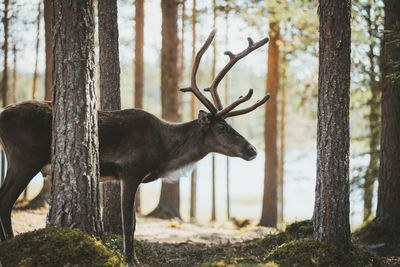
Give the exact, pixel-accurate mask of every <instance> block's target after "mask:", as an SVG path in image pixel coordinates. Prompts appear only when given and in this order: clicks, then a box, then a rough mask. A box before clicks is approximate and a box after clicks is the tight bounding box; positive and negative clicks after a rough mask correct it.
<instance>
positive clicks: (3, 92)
mask: <svg viewBox="0 0 400 267" xmlns="http://www.w3.org/2000/svg"><path fill="white" fill-rule="evenodd" d="M8 9H9V0H4V11H3V14H4V15H3V27H4V43H3V53H4V69H3V79H2V81H1V98H2V101H3V107H5V106H7V105H8V99H7V94H8V22H9V17H8ZM4 175H5V155H4V151H3V149H2V150H1V175H0V182H1V183H3V181H4V177H5V176H4Z"/></svg>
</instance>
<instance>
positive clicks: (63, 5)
mask: <svg viewBox="0 0 400 267" xmlns="http://www.w3.org/2000/svg"><path fill="white" fill-rule="evenodd" d="M93 13H94V12H93V2H92V1H91V0H69V1H66V0H54V1H53V14H54V19H53V24H52V26H53V33H54V35H53V37H54V40H53V47H54V50H53V51H54V54H53V66H54V70H53V81H54V91H53V124H52V125H53V134H52V139H53V140H52V149H51V150H52V151H51V155H52V157H51V158H52V162H51V165H52V179H53V185H52V195H51V201H50V211H49V215H48V222H47V225H48V226H55V227H69V228H79V229H81V230H83V231H85V232H87V233H89V234H91V235H94V236H101V235H102V224H101V216H100V198H99V175H100V171H99V153H98V126H97V105H96V90H95V77H96V71H95V60H94V15H93Z"/></svg>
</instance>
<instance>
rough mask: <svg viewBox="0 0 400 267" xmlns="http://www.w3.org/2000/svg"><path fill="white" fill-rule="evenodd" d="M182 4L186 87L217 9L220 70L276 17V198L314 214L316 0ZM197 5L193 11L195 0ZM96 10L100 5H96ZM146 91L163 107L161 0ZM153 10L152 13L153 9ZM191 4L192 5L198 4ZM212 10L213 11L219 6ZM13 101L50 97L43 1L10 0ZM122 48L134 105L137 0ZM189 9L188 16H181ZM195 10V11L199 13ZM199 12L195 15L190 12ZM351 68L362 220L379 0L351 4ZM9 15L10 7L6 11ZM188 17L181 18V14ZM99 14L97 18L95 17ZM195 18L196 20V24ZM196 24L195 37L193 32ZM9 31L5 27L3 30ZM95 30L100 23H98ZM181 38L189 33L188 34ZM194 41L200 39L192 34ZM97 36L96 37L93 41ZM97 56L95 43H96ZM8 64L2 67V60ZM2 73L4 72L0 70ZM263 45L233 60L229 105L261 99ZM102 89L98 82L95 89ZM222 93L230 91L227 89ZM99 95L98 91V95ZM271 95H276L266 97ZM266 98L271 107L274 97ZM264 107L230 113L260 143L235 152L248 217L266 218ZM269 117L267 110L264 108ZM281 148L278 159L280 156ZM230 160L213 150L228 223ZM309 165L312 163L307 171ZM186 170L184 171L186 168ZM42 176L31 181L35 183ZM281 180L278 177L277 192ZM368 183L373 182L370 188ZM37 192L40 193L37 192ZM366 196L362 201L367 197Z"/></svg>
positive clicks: (125, 9)
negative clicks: (249, 151)
mask: <svg viewBox="0 0 400 267" xmlns="http://www.w3.org/2000/svg"><path fill="white" fill-rule="evenodd" d="M182 4H183V2H182V3H181V4H180V6H179V16H180V17H179V19H178V27H179V38H180V46H181V47H183V51H181V52H180V53H182V52H183V54H182V55H181V59H182V58H183V60H184V61H183V63H182V62H180V64H181V65H183V66H182V71H183V74H182V78H181V80H180V82H179V84H180V85H181V86H184V85H185V84H188V82H189V78H190V70H191V61H192V49H193V46H194V47H196V48H197V47H199V46H200V45H201V43H202V42H203V41H204V40H205V38H206V36H207V35H208V33H209V31H210V29H211V28H213V26H214V25H213V17H214V16H215V23H216V24H215V27H216V28H218V34H217V37H216V51H217V53H216V68H217V69H221V68H222V67H223V65H224V64H225V62H226V58H225V57H226V56H224V55H223V51H225V50H227V48H228V49H229V50H231V51H239V50H241V49H243V47H245V46H246V39H245V37H247V36H252V37H253V38H255V39H256V40H257V39H260V38H262V37H265V36H268V35H271V29H269V25H271V21H272V22H273V21H278V22H280V29H278V33H279V36H278V37H277V42H276V44H277V46H278V51H276V52H277V53H279V60H280V64H279V90H278V91H277V94H276V95H275V96H274V95H273V97H276V99H277V102H276V103H275V104H276V105H277V108H278V115H277V118H278V122H277V123H278V124H277V125H276V126H275V127H277V129H278V132H277V138H276V140H277V144H276V146H277V148H278V151H277V156H278V158H279V160H278V161H281V160H282V159H283V160H284V161H283V162H280V163H279V164H277V165H276V166H275V167H274V168H276V169H277V171H278V173H279V170H280V169H279V165H280V164H282V165H283V166H284V167H283V170H284V171H283V173H282V174H279V175H278V176H279V177H281V176H283V199H281V198H280V197H278V201H279V202H280V203H279V205H281V203H284V204H283V207H284V208H283V215H282V210H281V208H280V206H279V205H278V206H279V208H278V210H279V213H280V214H279V216H283V221H285V222H290V221H294V220H298V219H305V218H310V217H311V215H312V211H313V208H312V207H313V201H314V196H313V194H314V188H315V174H316V170H315V160H316V127H317V123H316V114H317V85H318V83H317V78H318V68H317V66H318V64H317V63H318V57H317V55H318V35H317V34H318V12H317V4H316V2H315V1H297V0H293V1H254V2H250V1H214V2H213V1H198V2H197V3H196V2H193V1H184V5H185V10H184V11H183V5H182ZM194 4H195V5H196V6H195V9H193V5H194ZM95 10H96V9H95ZM144 10H145V15H144V33H145V34H144V44H143V47H144V50H143V54H144V90H143V91H144V98H143V108H144V109H145V110H146V111H149V112H151V113H153V114H155V115H157V116H159V115H160V114H161V105H160V103H161V99H160V98H161V90H160V81H161V79H160V75H161V74H160V49H161V34H160V30H161V16H160V14H161V8H160V5H159V2H158V1H150V0H149V1H145V4H144ZM148 10H151V12H148ZM194 10H195V11H194ZM213 10H215V14H214V12H213ZM8 12H9V13H8V15H7V17H8V20H9V22H8V23H9V25H8V27H9V33H8V34H9V35H8V37H7V38H8V42H9V44H8V47H9V48H8V63H7V64H8V65H7V68H8V73H9V78H8V87H9V91H8V92H9V93H8V98H9V99H10V100H11V101H9V102H10V103H11V102H15V101H16V102H19V101H23V100H28V99H33V98H35V99H44V95H45V82H44V71H45V38H44V33H45V23H44V21H43V17H44V16H43V3H42V2H38V1H10V3H9V7H8ZM118 12H119V13H118V26H119V49H120V64H121V105H122V108H131V107H134V106H135V105H134V101H135V97H134V84H135V75H134V69H135V68H134V60H135V53H134V52H135V3H134V2H132V1H119V2H118ZM183 12H184V14H183ZM193 12H195V13H193ZM193 14H194V17H193ZM352 14H353V16H352V25H351V26H352V59H353V64H352V66H351V110H350V131H351V160H350V162H351V163H350V164H351V169H350V170H351V172H350V175H351V181H352V194H351V215H352V216H351V221H352V224H351V225H352V227H353V228H354V227H357V226H359V225H360V224H361V222H362V221H363V220H366V219H368V218H369V216H370V215H372V213H373V211H374V210H375V208H374V207H375V205H376V201H375V197H373V196H375V195H376V185H375V182H376V180H377V164H378V160H377V155H378V149H379V147H378V143H379V141H376V140H379V130H378V127H377V124H378V123H379V92H377V88H378V87H379V83H380V81H381V74H380V66H379V64H380V60H379V58H380V51H381V48H380V44H381V38H382V32H383V3H382V2H381V1H370V0H363V1H362V0H359V1H353V5H352ZM2 16H3V18H4V13H2ZM182 16H184V17H182ZM96 18H97V16H96ZM193 19H194V21H193ZM193 22H195V35H193V31H194V26H193ZM0 31H1V32H0V34H1V35H2V36H4V27H2V28H1V29H0ZM96 35H97V30H96ZM182 36H183V39H182ZM193 38H194V39H193ZM95 39H97V37H96V38H95ZM2 42H3V44H2V47H3V49H2V56H1V66H4V57H5V54H4V38H2ZM96 50H97V52H96V54H97V55H98V54H99V53H98V43H97V42H96ZM4 67H5V66H4ZM212 67H213V53H211V52H208V53H206V55H205V58H204V59H203V62H202V65H201V68H200V73H199V84H203V85H206V84H208V83H209V82H210V80H211V75H212ZM2 73H3V72H2ZM266 74H267V48H265V47H264V48H261V49H259V50H258V51H255V52H254V53H253V54H252V55H251V56H249V57H247V58H246V59H245V60H243V61H242V62H240V64H237V66H235V67H234V68H233V70H232V71H231V72H230V74H229V78H227V80H226V85H224V86H226V87H227V88H229V90H228V91H229V95H228V99H229V100H230V102H231V101H232V100H234V99H236V98H237V97H238V96H240V95H242V94H244V92H245V90H247V89H246V88H254V89H255V94H256V97H258V98H259V97H261V96H262V95H263V94H264V91H265V90H266V89H265V87H266ZM98 88H99V87H98ZM223 94H224V93H223ZM98 96H100V93H99V94H98ZM182 98H183V99H182V121H187V120H189V119H190V116H191V115H190V105H191V103H190V102H191V100H190V95H185V94H183V96H182ZM270 102H271V101H270ZM270 102H269V103H268V104H267V105H274V103H270ZM264 114H265V112H264V110H263V109H262V108H260V109H257V110H256V111H254V112H253V113H252V114H251V115H247V116H240V117H236V118H234V119H233V120H232V121H231V123H232V124H233V125H234V126H235V128H236V129H237V130H238V131H239V132H241V133H242V134H243V135H244V136H246V137H247V138H248V139H249V141H251V142H252V143H253V144H255V145H256V147H257V148H258V149H259V156H258V158H257V159H256V160H255V161H253V162H250V163H248V162H244V161H243V160H240V159H231V163H230V185H229V191H230V196H229V199H230V202H231V203H230V211H229V212H230V217H231V218H232V217H235V218H238V219H251V220H252V221H253V222H255V223H256V222H257V221H258V220H259V218H260V216H261V208H262V201H263V200H262V197H263V188H262V186H260V184H262V183H263V180H264V173H263V171H262V170H263V165H264V123H263V121H264ZM267 117H268V114H267ZM279 155H282V156H279ZM225 161H226V160H225V157H223V156H220V155H218V156H216V212H217V216H216V219H217V221H225V220H227V219H228V218H227V215H226V214H227V211H226V210H227V204H226V199H227V196H226V195H227V189H226V188H227V185H226V183H227V182H226V181H227V180H226V163H225ZM211 162H212V160H211V156H208V157H206V158H205V159H203V160H202V161H201V162H200V163H199V165H198V179H197V198H198V199H197V205H198V211H197V212H198V215H197V218H198V222H200V223H203V224H204V223H208V222H209V221H210V219H211V216H212V214H211V208H212V193H211V192H212V191H211V188H212V178H211V177H212V170H211V169H212V164H211ZM304 166H308V167H307V168H304ZM186 176H188V174H186ZM180 183H181V185H180V194H181V204H180V210H181V216H182V218H183V219H184V220H185V221H189V220H190V214H189V213H190V178H189V177H186V178H183V179H181V181H180ZM40 184H41V178H40V176H39V175H38V178H37V179H35V180H33V182H32V185H33V187H35V186H36V187H39V186H40ZM160 186H161V182H160V181H156V182H154V183H151V184H146V185H142V186H141V190H142V191H141V192H143V193H142V194H141V200H142V201H141V208H142V210H141V211H142V213H143V214H147V213H148V212H150V211H152V210H153V209H154V207H155V206H156V205H157V203H158V197H157V195H158V194H159V190H160ZM280 186H281V185H280V184H279V183H278V191H279V190H280V189H279V187H280ZM366 186H367V187H368V188H366ZM32 190H33V191H35V189H34V188H33V189H32ZM36 191H37V190H36ZM363 203H364V204H363Z"/></svg>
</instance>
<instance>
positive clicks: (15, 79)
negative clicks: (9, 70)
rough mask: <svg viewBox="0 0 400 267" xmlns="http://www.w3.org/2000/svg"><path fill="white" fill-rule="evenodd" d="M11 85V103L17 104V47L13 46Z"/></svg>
mask: <svg viewBox="0 0 400 267" xmlns="http://www.w3.org/2000/svg"><path fill="white" fill-rule="evenodd" d="M13 56H14V60H13V65H14V66H13V83H12V95H13V103H17V46H16V44H14V46H13Z"/></svg>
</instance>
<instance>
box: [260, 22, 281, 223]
mask: <svg viewBox="0 0 400 267" xmlns="http://www.w3.org/2000/svg"><path fill="white" fill-rule="evenodd" d="M269 35H270V41H269V47H268V73H267V92H268V93H270V94H271V96H272V97H271V99H270V100H269V101H268V104H267V105H266V108H265V130H264V138H265V176H264V196H263V207H262V213H261V220H260V225H262V226H270V227H276V223H277V190H276V186H277V178H278V151H277V131H278V125H277V99H276V98H277V95H278V87H279V46H278V40H280V39H281V37H280V26H279V21H275V22H271V23H270V34H269Z"/></svg>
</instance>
